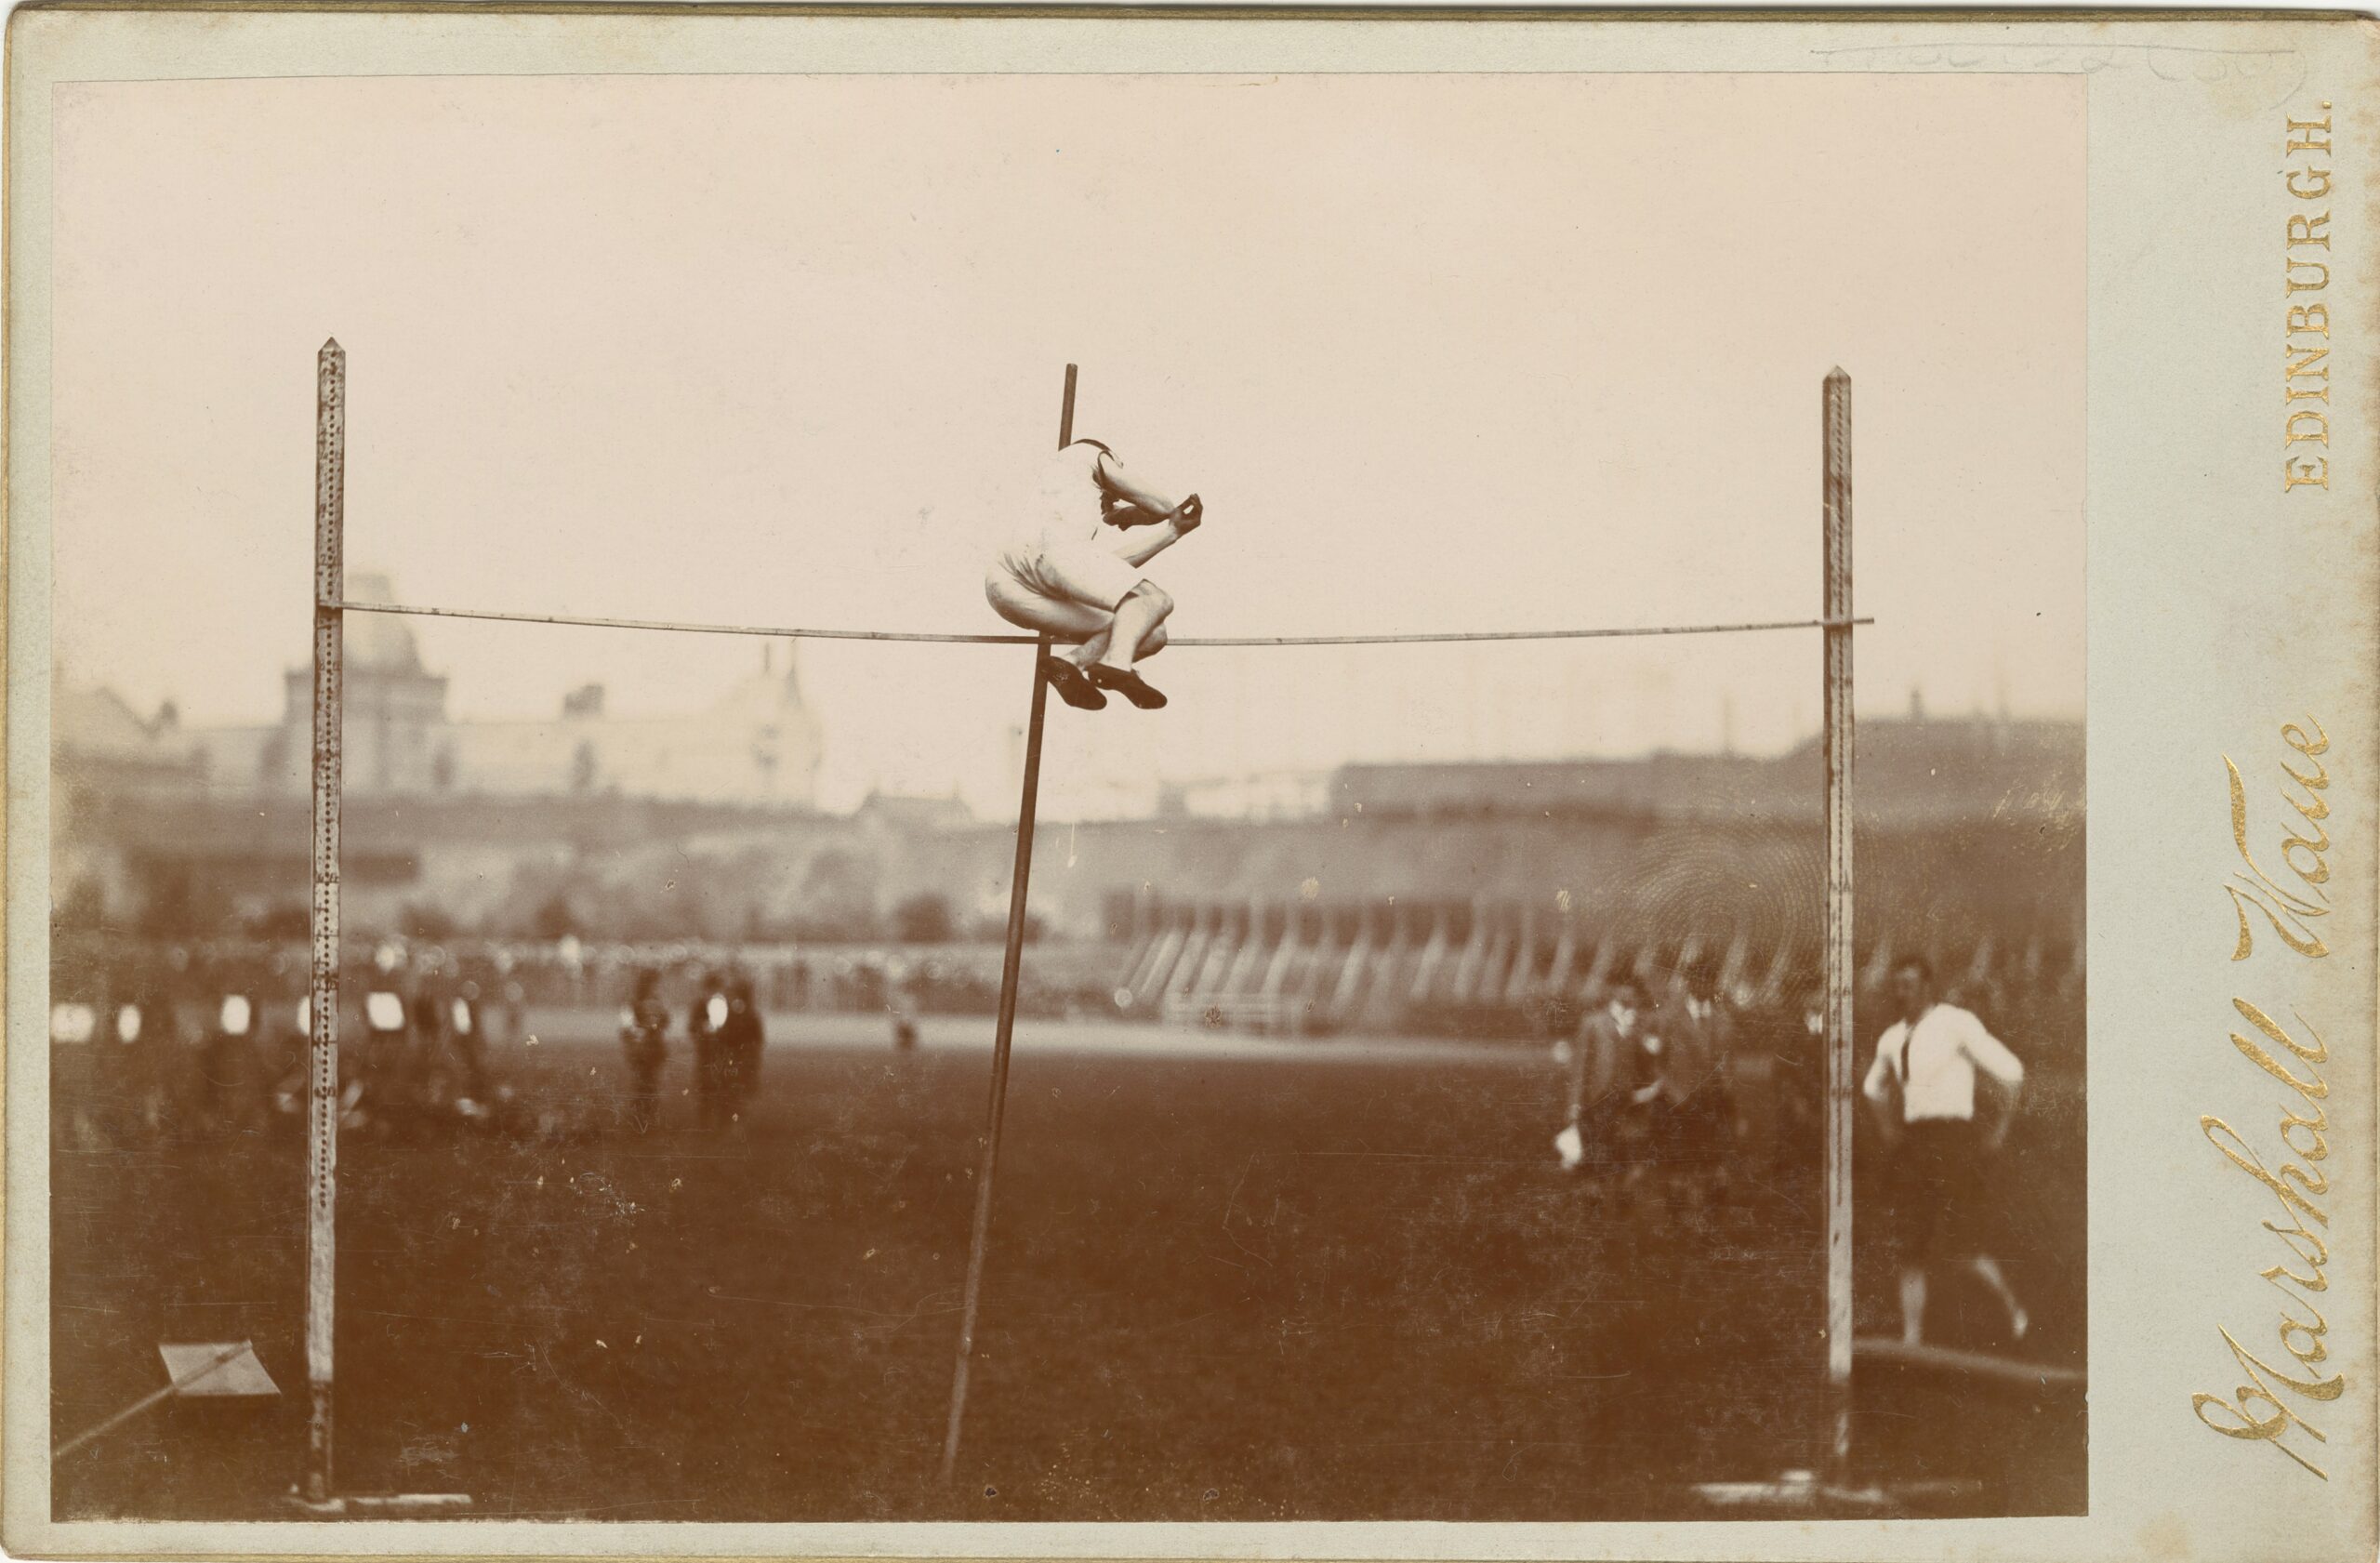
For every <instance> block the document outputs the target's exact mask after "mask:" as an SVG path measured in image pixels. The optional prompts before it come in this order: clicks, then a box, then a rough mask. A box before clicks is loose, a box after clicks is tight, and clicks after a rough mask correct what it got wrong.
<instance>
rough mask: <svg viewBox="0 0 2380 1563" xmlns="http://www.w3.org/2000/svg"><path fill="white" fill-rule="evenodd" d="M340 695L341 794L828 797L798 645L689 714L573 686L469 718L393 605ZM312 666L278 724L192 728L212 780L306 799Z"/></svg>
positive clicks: (756, 801) (348, 649) (346, 672)
mask: <svg viewBox="0 0 2380 1563" xmlns="http://www.w3.org/2000/svg"><path fill="white" fill-rule="evenodd" d="M349 597H350V601H354V602H365V603H368V602H389V601H393V600H394V599H393V594H392V593H391V591H390V583H389V581H388V579H387V577H385V576H364V575H359V576H352V577H350V587H349ZM344 635H345V642H344V652H345V656H344V667H343V685H342V691H341V706H342V710H343V713H344V722H343V729H342V730H343V734H344V736H345V755H344V767H345V775H344V790H345V793H346V795H347V796H349V797H351V798H364V797H371V796H375V795H398V796H422V795H430V796H485V797H498V798H519V797H553V796H586V795H592V794H602V795H611V796H617V797H624V798H651V799H665V800H671V801H696V802H709V803H736V804H746V805H761V806H774V807H781V808H791V809H809V808H813V807H815V806H816V802H817V780H818V765H819V760H820V755H821V745H820V733H819V727H818V721H817V718H816V716H815V715H814V714H813V712H812V711H811V709H810V708H809V706H808V705H807V704H806V703H805V702H804V700H803V698H802V695H801V684H800V676H799V674H798V673H797V671H796V667H795V662H794V654H793V648H792V647H791V646H790V645H787V647H786V648H785V652H784V667H783V669H779V668H778V667H777V665H776V657H777V653H776V648H775V647H774V646H769V647H766V648H764V650H763V653H762V660H761V667H760V671H758V672H756V673H754V674H752V675H750V676H749V677H747V678H745V679H743V680H741V681H739V682H737V683H735V684H734V685H733V686H731V687H730V688H728V689H727V690H725V691H723V692H722V693H721V695H720V696H719V698H718V699H717V700H715V701H714V702H713V703H712V704H711V706H710V707H709V709H706V710H701V711H695V712H691V713H688V714H685V715H681V716H666V717H615V716H610V715H607V714H606V713H605V710H604V702H603V691H602V685H600V684H587V685H583V686H581V687H579V688H577V689H575V690H573V691H571V692H570V693H569V694H568V695H565V696H563V698H562V707H561V709H560V711H559V712H558V714H557V715H555V716H554V717H553V718H551V719H547V720H526V721H501V722H495V721H456V720H453V719H451V718H449V717H448V716H447V714H446V688H447V681H446V677H445V675H444V674H443V673H434V672H431V671H430V670H429V669H427V668H425V667H424V666H423V664H422V660H421V653H420V649H419V647H418V646H417V644H416V642H415V640H414V633H413V629H412V627H411V626H410V625H408V624H406V623H405V622H404V621H403V620H402V619H399V618H395V617H391V616H385V615H375V614H350V615H349V616H347V621H346V625H345V630H344ZM313 700H314V689H313V670H312V669H311V667H299V668H292V669H288V671H287V672H286V673H285V674H284V677H283V701H282V714H281V720H280V721H279V722H275V723H272V724H271V725H269V726H244V727H210V728H200V729H194V730H192V732H191V734H190V735H189V736H190V742H191V744H192V748H193V749H194V751H195V754H196V757H197V764H198V767H199V774H200V775H201V776H202V777H203V779H204V785H205V788H206V789H207V790H209V791H213V792H218V793H223V792H231V793H239V792H250V793H258V792H260V793H265V794H268V795H276V796H277V795H287V794H301V793H304V792H306V791H308V790H309V789H310V788H311V785H312V779H311V756H312V751H313V712H314V708H313Z"/></svg>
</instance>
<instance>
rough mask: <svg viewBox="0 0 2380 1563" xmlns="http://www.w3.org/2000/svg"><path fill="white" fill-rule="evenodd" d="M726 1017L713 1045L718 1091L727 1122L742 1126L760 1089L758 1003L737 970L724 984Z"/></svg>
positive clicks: (748, 982) (742, 975) (747, 979)
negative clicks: (717, 1071)
mask: <svg viewBox="0 0 2380 1563" xmlns="http://www.w3.org/2000/svg"><path fill="white" fill-rule="evenodd" d="M726 993H727V1017H726V1019H725V1021H724V1022H722V1023H721V1026H720V1028H719V1035H718V1036H717V1037H716V1038H715V1039H713V1041H712V1045H713V1046H714V1047H716V1048H717V1049H718V1050H719V1055H720V1074H721V1097H722V1098H723V1106H725V1108H726V1110H727V1120H728V1122H729V1123H731V1124H733V1125H734V1126H735V1127H736V1128H738V1129H741V1128H743V1127H744V1123H745V1119H747V1117H748V1116H749V1115H750V1113H751V1110H752V1098H753V1097H754V1096H755V1095H757V1094H758V1093H759V1092H760V1046H761V1043H762V1041H763V1040H764V1038H763V1036H762V1033H761V1028H760V1004H759V1002H758V1001H757V1000H755V999H754V998H753V995H752V979H751V978H750V977H747V976H746V975H744V974H742V973H740V972H739V973H737V974H735V975H734V977H732V978H730V979H729V981H728V984H727V990H726Z"/></svg>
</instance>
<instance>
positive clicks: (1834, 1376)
mask: <svg viewBox="0 0 2380 1563" xmlns="http://www.w3.org/2000/svg"><path fill="white" fill-rule="evenodd" d="M1819 402H1820V429H1821V433H1820V442H1821V446H1822V450H1823V454H1824V457H1825V476H1824V479H1823V480H1822V481H1823V489H1822V494H1821V498H1820V505H1819V508H1820V510H1822V511H1823V513H1824V518H1825V519H1824V527H1825V555H1826V618H1827V626H1826V629H1825V630H1824V635H1825V638H1826V738H1825V747H1826V1386H1827V1411H1828V1419H1829V1421H1830V1423H1831V1427H1830V1428H1829V1434H1830V1437H1831V1446H1830V1449H1829V1450H1828V1452H1829V1454H1830V1455H1831V1460H1832V1464H1833V1465H1834V1466H1835V1467H1836V1468H1837V1469H1838V1470H1839V1469H1840V1467H1842V1466H1843V1465H1844V1464H1846V1463H1847V1462H1848V1461H1849V1459H1850V1457H1851V1127H1852V1124H1851V1115H1852V1106H1853V1103H1852V1095H1853V1093H1852V1084H1851V1082H1852V1079H1853V1075H1854V1069H1853V1066H1854V1064H1855V1063H1856V1062H1857V1060H1856V1059H1855V1057H1854V1056H1853V1053H1852V1049H1853V1047H1854V1045H1855V1043H1854V1039H1853V1032H1852V1028H1851V1007H1852V997H1853V983H1852V967H1851V959H1852V950H1851V934H1852V921H1851V907H1852V901H1851V767H1852V749H1853V742H1852V738H1853V734H1852V721H1851V377H1850V376H1849V375H1846V374H1845V373H1844V372H1843V371H1842V370H1841V369H1836V370H1835V371H1834V372H1833V373H1831V374H1830V375H1828V376H1827V378H1826V384H1825V386H1824V388H1823V389H1822V390H1821V391H1820V392H1819Z"/></svg>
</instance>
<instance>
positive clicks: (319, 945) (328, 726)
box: [306, 339, 347, 1503]
mask: <svg viewBox="0 0 2380 1563" xmlns="http://www.w3.org/2000/svg"><path fill="white" fill-rule="evenodd" d="M346 503H347V353H346V351H344V350H342V349H341V348H340V347H339V345H338V343H337V340H336V339H333V340H331V341H327V342H324V344H323V351H322V355H321V357H320V358H319V359H317V360H316V363H315V370H314V915H313V923H314V927H313V934H314V952H313V955H314V971H313V981H312V984H311V987H310V988H309V990H308V993H309V997H308V1000H307V1004H308V1011H309V1015H310V1019H311V1036H310V1038H309V1039H308V1048H307V1054H308V1066H309V1068H308V1089H307V1093H306V1391H307V1406H308V1420H307V1432H306V1498H307V1501H309V1502H311V1503H329V1502H330V1501H331V1491H332V1488H331V1327H332V1322H333V1318H332V1300H333V1298H334V1297H335V1296H336V1294H337V1293H336V1291H335V1290H334V1284H333V1283H334V1278H335V1276H336V1273H337V1225H336V1218H337V1204H338V1187H337V1166H338V805H339V788H340V784H341V777H340V763H339V762H340V746H339V708H340V700H339V687H340V670H341V669H340V662H341V656H342V647H341V638H340V631H341V628H342V617H341V610H340V608H339V606H338V604H339V602H340V599H341V598H343V597H344V596H345V595H346V579H345V575H344V563H343V559H342V554H343V552H344V548H343V544H344V537H345V531H346V524H347V523H346Z"/></svg>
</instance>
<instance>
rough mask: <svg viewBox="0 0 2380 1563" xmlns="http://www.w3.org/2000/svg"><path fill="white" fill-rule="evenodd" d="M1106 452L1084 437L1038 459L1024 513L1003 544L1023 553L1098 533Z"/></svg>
mask: <svg viewBox="0 0 2380 1563" xmlns="http://www.w3.org/2000/svg"><path fill="white" fill-rule="evenodd" d="M1106 454H1107V453H1106V452H1104V451H1103V450H1101V449H1100V448H1099V447H1098V446H1097V445H1095V444H1091V442H1090V441H1088V440H1077V441H1076V442H1075V443H1074V444H1070V445H1067V446H1064V448H1062V449H1061V450H1060V451H1059V452H1058V453H1057V454H1056V455H1055V456H1053V457H1051V458H1050V459H1049V460H1048V461H1046V462H1044V463H1042V466H1041V482H1040V483H1039V486H1038V488H1037V490H1036V491H1035V494H1034V497H1033V509H1032V511H1031V515H1030V518H1029V519H1028V521H1027V523H1026V524H1025V526H1023V527H1021V528H1019V534H1020V535H1019V536H1016V537H1015V538H1014V539H1012V542H1011V543H1010V545H1009V549H1008V550H1007V551H1008V553H1009V554H1010V555H1011V556H1012V557H1022V558H1028V559H1029V558H1032V557H1035V556H1037V555H1039V554H1042V553H1044V552H1047V551H1050V550H1062V549H1066V548H1070V547H1078V546H1080V545H1081V544H1084V543H1090V542H1096V541H1097V540H1098V539H1099V537H1100V535H1101V532H1102V529H1103V528H1104V526H1105V525H1106V515H1105V508H1104V501H1105V491H1104V489H1102V488H1101V487H1100V486H1099V462H1100V458H1101V457H1104V456H1105V455H1106Z"/></svg>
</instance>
